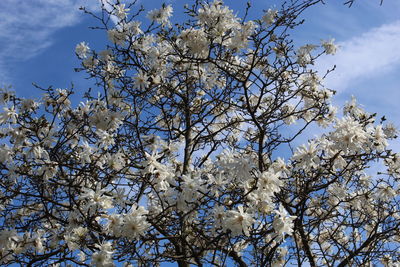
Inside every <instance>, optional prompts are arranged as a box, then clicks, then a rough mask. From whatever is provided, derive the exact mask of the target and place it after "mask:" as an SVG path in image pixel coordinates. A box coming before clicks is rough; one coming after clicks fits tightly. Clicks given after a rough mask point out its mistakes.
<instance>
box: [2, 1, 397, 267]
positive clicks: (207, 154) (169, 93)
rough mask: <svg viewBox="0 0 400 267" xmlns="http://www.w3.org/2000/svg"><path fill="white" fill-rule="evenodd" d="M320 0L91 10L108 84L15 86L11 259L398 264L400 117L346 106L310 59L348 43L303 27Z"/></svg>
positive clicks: (7, 177) (7, 250) (7, 171)
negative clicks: (318, 40)
mask: <svg viewBox="0 0 400 267" xmlns="http://www.w3.org/2000/svg"><path fill="white" fill-rule="evenodd" d="M319 2H321V1H319V0H315V1H314V0H292V1H287V2H284V3H283V4H282V6H281V8H278V9H276V10H272V9H269V10H267V11H265V12H264V13H263V15H262V17H261V18H259V19H253V20H250V19H248V18H247V17H248V16H247V13H248V12H247V11H248V9H249V8H251V6H250V4H248V5H247V9H246V10H245V11H244V13H243V14H244V16H243V17H241V18H239V17H237V16H236V15H235V12H234V11H232V10H231V9H229V8H228V7H227V6H225V5H224V4H223V3H222V1H219V0H215V1H214V2H208V1H206V2H202V1H196V2H193V5H187V6H186V7H185V10H186V15H187V18H188V19H187V20H186V21H185V22H184V23H179V24H173V23H172V22H171V20H170V18H171V16H172V12H173V10H172V7H171V6H169V5H163V6H162V7H161V8H160V9H158V10H153V11H150V12H148V14H147V17H148V19H149V20H150V22H149V23H143V25H142V24H141V22H140V21H138V18H139V17H140V16H141V13H142V12H143V10H142V9H137V6H136V5H133V4H131V5H125V4H122V3H120V2H119V1H117V2H116V3H115V4H110V3H106V2H104V5H103V10H102V13H101V14H96V13H90V12H89V11H86V10H85V12H86V13H90V14H91V15H93V16H94V17H95V18H97V19H98V20H99V22H100V24H101V26H100V27H102V28H104V30H105V31H106V32H107V34H108V38H109V39H110V44H109V45H108V46H107V48H106V49H105V50H103V51H93V50H91V49H90V48H89V46H88V44H86V43H85V42H82V43H80V44H78V45H77V47H76V54H77V56H78V57H79V58H80V59H81V60H82V65H81V67H80V68H79V69H77V70H78V71H84V72H86V73H87V75H88V76H89V77H90V78H91V79H93V81H95V83H96V85H97V88H99V92H91V91H88V92H87V93H86V94H85V99H84V101H82V102H81V103H80V104H78V105H77V104H74V103H71V101H70V95H71V94H72V90H68V89H53V88H52V87H50V88H42V89H43V90H44V91H45V93H44V95H43V97H42V98H41V99H28V98H21V97H17V96H16V95H15V94H14V93H13V92H11V91H10V90H8V89H7V88H3V89H2V90H1V94H0V101H1V104H2V105H3V110H2V111H1V113H0V124H1V130H0V137H1V138H2V141H1V142H2V143H1V146H0V215H1V216H0V263H1V264H2V265H12V264H21V265H23V266H47V265H51V264H53V265H55V266H56V265H61V266H67V264H71V265H72V264H73V265H82V266H115V265H118V266H121V265H122V264H124V266H157V265H159V264H162V263H166V262H176V263H177V264H178V265H179V266H189V265H198V266H227V265H230V266H232V265H237V266H284V265H286V266H293V265H298V266H300V265H310V266H350V265H351V266H370V265H372V264H380V263H382V264H384V265H386V266H399V262H400V257H399V254H396V253H398V249H399V241H400V232H399V229H400V213H399V200H400V199H399V196H398V194H399V185H398V182H399V174H400V154H396V153H394V152H392V151H391V150H390V149H388V140H391V139H394V138H396V129H395V128H394V127H393V125H392V124H390V123H386V122H385V120H384V119H382V120H380V121H379V120H377V119H376V118H375V117H376V116H375V115H374V114H370V113H367V112H366V111H364V110H363V109H361V108H360V107H359V106H358V105H357V103H356V100H355V99H352V100H351V101H349V102H348V103H347V104H346V106H345V107H344V108H343V115H338V116H337V115H336V111H337V109H336V108H335V107H333V106H332V105H331V104H330V98H331V96H332V95H333V94H334V91H333V90H330V89H327V88H325V87H323V85H322V81H323V77H320V76H319V75H318V73H317V72H316V71H315V70H313V69H312V68H311V67H310V66H311V65H312V64H313V62H314V60H315V59H316V58H318V57H319V56H321V55H323V54H334V53H335V51H336V46H335V45H334V44H333V41H332V40H329V41H323V42H322V44H318V45H312V44H306V45H304V46H301V47H296V46H295V45H294V44H293V42H292V40H291V39H290V33H291V32H292V31H293V29H296V27H297V26H298V25H299V24H300V23H301V21H300V20H299V19H298V17H299V15H300V14H301V12H302V11H304V10H305V9H307V8H309V7H310V6H312V5H315V4H318V3H319ZM328 73H329V71H328ZM311 124H318V125H319V126H321V127H324V128H326V130H325V133H324V134H322V135H320V136H319V137H316V138H314V139H312V140H309V141H308V142H306V144H304V145H302V146H300V147H298V148H293V144H294V141H296V140H297V139H298V138H299V136H300V135H301V133H302V132H304V131H305V130H306V129H307V127H308V126H309V125H311ZM372 165H373V166H375V165H379V166H380V169H381V171H380V172H379V173H372V172H371V171H368V167H370V166H372Z"/></svg>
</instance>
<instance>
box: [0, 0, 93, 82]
mask: <svg viewBox="0 0 400 267" xmlns="http://www.w3.org/2000/svg"><path fill="white" fill-rule="evenodd" d="M80 6H87V7H88V8H89V9H92V10H94V9H96V8H98V7H99V2H98V1H97V0H62V1H61V0H30V1H16V0H1V1H0V84H3V83H5V82H7V83H8V82H10V72H11V69H12V66H13V65H14V64H15V63H17V62H21V61H24V60H27V59H29V58H32V57H34V56H35V55H37V54H38V53H40V52H41V51H43V50H44V49H46V48H47V47H49V46H50V45H51V44H52V42H53V40H52V35H53V34H54V33H55V32H56V31H57V30H59V29H61V28H64V27H68V26H73V25H75V24H77V23H79V22H80V21H81V18H82V12H80V11H79V7H80Z"/></svg>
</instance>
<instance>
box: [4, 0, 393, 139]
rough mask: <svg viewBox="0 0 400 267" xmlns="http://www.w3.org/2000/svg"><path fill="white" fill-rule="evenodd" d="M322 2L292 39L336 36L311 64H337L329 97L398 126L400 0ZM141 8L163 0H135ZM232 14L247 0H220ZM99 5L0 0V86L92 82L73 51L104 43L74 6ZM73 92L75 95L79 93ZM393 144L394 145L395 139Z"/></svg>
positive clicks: (88, 0) (260, 1) (257, 1)
mask: <svg viewBox="0 0 400 267" xmlns="http://www.w3.org/2000/svg"><path fill="white" fill-rule="evenodd" d="M251 2H252V5H253V8H252V11H251V14H250V15H251V17H254V16H258V15H261V10H263V9H264V10H265V9H268V8H270V7H274V6H276V7H278V6H279V3H281V1H278V0H273V1H271V0H269V1H266V0H252V1H251ZM325 2H326V4H325V5H322V4H321V5H318V6H315V7H312V8H310V9H309V10H307V11H306V12H305V13H304V18H305V19H306V21H305V23H304V25H302V26H301V27H299V28H298V30H297V31H296V32H295V35H294V37H295V40H296V42H297V43H298V44H305V43H319V42H320V40H321V39H328V38H335V39H336V42H337V43H338V44H339V46H340V50H339V52H338V53H337V54H336V55H335V56H326V57H324V58H322V59H321V60H319V61H318V62H317V64H316V65H315V68H317V69H318V70H321V71H324V70H326V69H327V68H329V67H331V66H333V65H334V64H336V66H337V69H336V71H335V72H333V73H332V74H331V75H330V76H329V77H328V78H327V80H326V82H325V84H326V85H327V87H329V88H331V89H334V90H337V91H338V95H337V96H336V97H335V98H334V101H335V103H336V104H337V105H342V104H344V102H345V101H346V100H348V99H349V98H350V96H351V95H354V96H356V97H357V99H358V100H359V102H360V103H361V104H363V105H364V106H365V107H366V109H367V110H368V111H371V112H378V114H379V115H386V116H387V117H388V118H389V120H391V121H393V122H394V123H395V125H397V126H400V109H399V108H398V102H399V100H400V90H399V88H398V87H399V85H398V81H399V78H398V77H397V76H398V73H399V70H400V49H399V47H400V16H399V15H398V14H399V11H400V1H385V2H384V4H383V5H382V6H380V5H379V3H380V1H379V0H369V1H363V0H357V1H356V3H355V4H354V5H353V7H352V8H348V7H347V6H343V4H342V2H343V1H341V0H326V1H325ZM139 3H140V4H144V5H145V7H146V8H147V10H150V9H153V8H156V7H158V6H160V4H161V3H162V1H159V0H151V1H150V0H148V1H143V0H141V1H139ZM166 3H171V4H173V5H174V7H175V12H174V17H175V19H177V20H179V18H180V17H182V13H181V12H179V11H181V10H182V6H183V4H185V3H186V1H184V0H175V1H171V0H170V1H168V0H167V1H166ZM225 3H226V4H227V5H229V6H230V7H232V8H233V9H235V10H236V11H237V12H238V13H239V14H240V12H243V10H244V7H245V3H246V1H238V0H226V1H225ZM82 5H84V6H87V7H88V8H89V9H90V10H93V11H95V10H99V6H100V5H99V2H98V0H62V1H61V0H29V1H22V0H1V1H0V86H3V85H5V84H10V85H12V86H13V88H14V90H15V91H16V92H17V94H18V95H19V96H39V95H40V92H39V91H38V90H36V89H35V88H34V87H33V86H32V85H31V84H32V82H35V83H37V84H39V85H40V86H43V87H47V86H54V87H57V88H58V87H59V88H66V87H70V86H71V84H72V83H73V84H74V85H75V88H76V89H77V90H78V91H80V92H83V91H84V90H85V89H87V88H88V87H91V86H93V82H92V81H88V80H85V79H84V77H85V76H84V74H83V73H82V74H81V73H75V72H74V70H73V68H74V67H78V66H79V61H78V60H77V59H76V57H75V55H74V48H75V45H76V44H77V43H79V42H81V41H86V42H88V43H89V45H90V47H91V48H95V49H102V48H104V46H105V43H106V42H107V37H106V34H105V33H104V32H103V31H94V30H90V29H89V28H88V27H89V26H95V25H96V21H95V20H94V19H92V18H90V17H89V16H87V15H84V14H83V12H81V11H79V10H78V8H79V7H80V6H82ZM78 95H79V94H77V96H76V98H77V99H76V100H79V99H78V98H79V96H78ZM399 147H400V146H399Z"/></svg>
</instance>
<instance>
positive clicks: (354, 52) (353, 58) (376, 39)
mask: <svg viewBox="0 0 400 267" xmlns="http://www.w3.org/2000/svg"><path fill="white" fill-rule="evenodd" d="M338 45H339V46H340V50H339V52H338V53H337V54H336V55H335V56H325V57H323V58H321V59H320V60H319V61H318V62H317V65H316V66H317V68H318V69H319V70H326V69H328V68H330V67H332V66H333V65H336V70H335V71H334V72H332V73H331V74H330V75H329V76H328V77H327V79H326V81H325V84H326V85H327V86H328V87H330V88H332V89H335V90H337V91H339V92H340V91H343V90H345V89H346V88H348V86H349V85H351V83H352V82H358V81H360V79H365V78H370V77H375V76H377V75H381V74H382V73H383V72H387V71H389V70H392V69H393V68H396V67H399V65H400V49H399V47H400V20H398V21H395V22H392V23H389V24H385V25H382V26H380V27H377V28H373V29H371V30H369V31H368V32H365V33H364V34H361V35H360V36H356V37H353V38H351V39H349V40H347V41H344V42H341V43H339V44H338Z"/></svg>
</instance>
